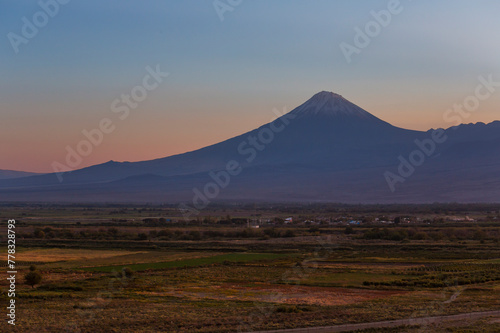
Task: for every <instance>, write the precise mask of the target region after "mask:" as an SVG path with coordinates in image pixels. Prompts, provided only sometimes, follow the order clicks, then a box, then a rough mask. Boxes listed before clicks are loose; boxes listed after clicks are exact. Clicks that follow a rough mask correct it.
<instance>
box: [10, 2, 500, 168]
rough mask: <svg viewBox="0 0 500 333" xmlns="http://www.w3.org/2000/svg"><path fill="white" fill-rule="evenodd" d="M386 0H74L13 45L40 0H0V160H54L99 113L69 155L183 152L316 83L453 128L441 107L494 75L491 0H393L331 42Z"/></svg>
mask: <svg viewBox="0 0 500 333" xmlns="http://www.w3.org/2000/svg"><path fill="white" fill-rule="evenodd" d="M49 1H50V0H42V2H49ZM54 1H55V0H54ZM61 1H62V0H61ZM65 1H68V0H65ZM221 2H222V3H227V2H228V0H221ZM388 2H389V0H383V1H378V0H371V1H369V0H366V1H362V0H358V1H352V0H345V1H340V0H337V1H336V0H302V1H299V0H274V1H269V0H243V1H242V2H241V4H239V5H237V6H234V8H232V9H233V10H232V11H227V12H225V13H224V15H223V16H224V20H223V21H221V20H220V18H219V16H218V14H217V12H216V10H215V9H214V1H213V0H208V1H203V0H187V1H186V0H183V1H180V0H177V1H160V0H158V1H153V0H150V1H146V0H134V1H132V0H106V1H103V0H99V1H97V0H72V1H69V2H68V4H65V5H60V8H59V12H58V13H57V14H56V15H54V17H50V18H49V20H48V22H47V24H46V25H45V26H44V27H42V28H39V31H38V33H37V34H36V36H34V37H32V38H29V39H27V40H28V42H27V43H26V44H20V45H19V46H18V49H19V52H18V53H15V52H14V48H13V47H12V44H11V42H10V41H9V38H8V34H9V33H11V32H12V33H15V34H18V35H22V31H21V30H22V27H23V24H24V23H23V20H22V19H23V17H26V18H27V19H28V21H30V22H33V15H35V14H36V13H37V12H39V11H40V10H41V7H40V5H39V4H38V2H37V1H31V0H22V1H2V2H1V4H0V27H1V31H0V33H1V38H0V59H1V62H0V68H1V76H0V88H1V90H0V114H1V121H0V169H13V170H24V171H33V172H50V171H52V167H51V164H52V163H53V162H54V161H59V162H61V163H63V162H64V160H65V156H66V147H67V146H71V147H75V146H76V145H77V144H78V143H79V142H80V141H81V140H82V139H84V136H83V135H82V130H84V129H86V130H91V129H93V128H96V127H97V126H98V124H99V122H100V120H101V119H103V118H109V119H111V120H112V121H113V124H114V125H115V126H116V129H115V130H114V131H113V132H112V133H110V134H106V135H105V136H104V139H103V143H102V144H100V145H98V146H97V147H94V148H93V151H92V153H91V154H90V155H89V156H86V157H84V158H83V160H82V162H81V163H80V164H79V165H78V167H79V168H80V167H85V166H88V165H93V164H97V163H103V162H106V161H109V160H115V161H138V160H147V159H153V158H159V157H165V156H168V155H172V154H176V153H182V152H186V151H190V150H194V149H197V148H201V147H204V146H207V145H210V144H213V143H216V142H219V141H222V140H224V139H228V138H230V137H233V136H235V135H238V134H241V133H243V132H246V131H248V130H252V129H254V128H256V127H258V126H260V125H262V124H264V123H267V122H268V121H270V120H271V119H273V118H274V117H275V116H274V114H273V112H272V110H273V108H277V109H279V110H283V108H286V109H287V110H288V111H290V110H291V109H293V108H294V107H296V106H298V105H299V104H301V103H303V102H304V101H306V100H307V99H308V98H310V97H311V96H312V95H313V94H315V93H316V92H318V91H322V90H327V91H334V92H336V93H339V94H341V95H343V96H344V97H346V98H347V99H349V100H350V101H352V102H353V103H355V104H357V105H359V106H361V107H363V108H364V109H366V110H367V111H368V112H371V113H372V114H374V115H376V116H377V117H379V118H382V119H383V120H385V121H388V122H390V123H392V124H394V125H396V126H400V127H404V128H410V129H419V130H427V129H429V128H436V127H449V126H451V124H447V123H446V122H445V121H444V120H443V113H444V112H445V111H446V110H447V109H448V108H450V107H452V106H453V104H454V103H461V102H462V101H463V100H464V98H466V97H467V96H468V95H471V94H473V93H474V89H475V87H476V86H477V84H478V79H477V78H478V76H480V75H483V76H487V75H489V74H492V75H493V77H494V78H496V79H497V81H500V61H499V59H500V43H499V39H498V33H499V31H500V20H498V17H499V15H500V2H499V1H497V0H475V1H466V0H442V1H435V0H434V1H431V0H419V1H409V0H401V7H402V11H401V13H399V14H397V15H394V16H393V17H392V21H391V22H390V24H389V25H388V26H387V27H384V28H382V30H381V31H380V34H378V35H377V36H375V37H373V38H372V40H371V43H370V45H369V46H367V47H366V48H363V49H362V50H361V51H360V53H359V54H355V55H354V56H353V57H352V60H353V61H352V62H351V63H348V62H347V61H346V59H345V57H344V55H343V53H342V51H341V49H340V47H339V44H340V43H342V42H346V43H349V44H353V39H354V36H355V30H354V29H355V28H356V27H360V28H364V27H365V25H366V24H367V23H368V22H369V21H371V20H373V17H372V16H371V14H370V12H371V11H372V10H375V11H379V10H383V9H386V8H387V7H388ZM233 3H237V1H236V0H233ZM42 18H43V17H42ZM157 64H159V65H160V68H161V69H162V70H163V71H165V72H169V76H168V77H167V78H165V79H164V81H163V83H161V85H160V86H159V87H158V88H157V89H155V90H153V91H151V92H149V93H148V97H147V98H146V100H145V101H143V102H141V103H140V104H139V106H138V107H137V108H136V109H134V110H131V112H130V115H129V116H128V117H127V118H126V119H125V120H119V118H118V115H117V114H115V113H113V112H111V110H110V106H111V104H112V102H113V101H114V100H115V99H116V98H117V97H120V95H121V94H122V93H130V91H131V89H132V88H133V87H134V86H136V85H139V84H142V79H143V77H144V76H145V75H146V74H147V71H146V70H145V68H146V66H151V67H153V68H154V67H155V66H156V65H157ZM499 106H500V91H499V92H498V93H496V94H494V95H493V96H492V97H491V98H489V99H488V100H486V101H483V102H481V105H480V107H479V109H478V110H477V111H475V112H474V113H473V114H472V115H471V116H470V117H469V118H467V119H464V122H467V123H468V122H479V121H482V122H491V121H493V120H497V119H500V108H499Z"/></svg>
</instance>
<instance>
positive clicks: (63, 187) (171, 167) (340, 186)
mask: <svg viewBox="0 0 500 333" xmlns="http://www.w3.org/2000/svg"><path fill="white" fill-rule="evenodd" d="M444 136H446V140H444V142H441V143H435V147H434V148H435V149H434V152H433V154H431V156H426V157H425V162H424V163H422V165H419V166H418V167H415V170H414V172H413V173H412V175H411V176H410V177H405V181H404V182H402V183H398V184H397V190H396V191H394V192H392V191H391V190H390V187H389V186H388V184H387V182H386V179H385V177H384V174H385V173H386V172H388V171H389V172H392V173H394V174H397V173H398V167H399V164H400V159H399V157H400V156H401V157H402V158H406V159H408V158H409V156H410V154H412V152H414V151H416V150H418V149H419V147H418V146H417V145H416V143H415V140H419V141H420V142H425V141H426V140H427V141H428V140H429V138H432V131H428V132H421V131H412V130H406V129H402V128H398V127H395V126H393V125H391V124H389V123H387V122H385V121H383V120H381V119H379V118H377V117H375V116H373V115H371V114H370V113H368V112H367V111H365V110H363V109H361V108H360V107H358V106H356V105H355V104H353V103H351V102H349V101H347V100H346V99H344V98H343V97H342V96H340V95H337V94H334V93H330V92H320V93H318V94H316V95H314V96H313V97H312V98H311V99H309V100H308V101H306V102H305V103H304V104H302V105H300V106H299V107H297V108H296V109H294V110H292V111H291V112H290V113H288V114H287V115H284V116H282V117H280V118H278V119H276V120H275V121H273V122H271V123H269V124H266V125H263V126H261V127H259V128H257V129H255V130H253V131H250V132H248V133H245V134H242V135H240V136H237V137H234V138H232V139H229V140H226V141H223V142H221V143H218V144H215V145H212V146H209V147H206V148H203V149H199V150H196V151H193V152H188V153H185V154H180V155H175V156H170V157H165V158H161V159H156V160H151V161H143V162H133V163H130V162H123V163H119V162H112V161H111V162H108V163H104V164H100V165H96V166H92V167H89V168H84V169H81V170H76V171H73V172H71V173H65V174H63V175H62V179H63V182H59V180H58V179H57V177H56V175H55V174H49V175H41V176H32V177H25V178H20V179H11V180H0V201H24V200H28V201H107V202H111V201H119V202H127V201H140V202H180V201H190V200H192V199H193V197H194V193H195V192H193V189H195V188H196V189H199V190H200V191H201V192H202V191H203V189H204V187H205V186H206V184H209V183H211V182H212V183H213V182H214V180H213V177H211V176H210V174H209V172H216V173H217V172H220V171H221V170H225V169H226V166H227V163H228V162H229V161H235V162H234V163H237V165H238V166H239V167H241V170H242V171H241V173H239V174H238V175H235V176H233V177H230V181H229V185H228V186H227V187H226V186H224V187H222V188H219V191H218V192H219V193H218V194H217V196H216V198H214V200H240V201H245V200H266V201H269V200H270V201H287V200H293V201H337V202H355V203H358V202H434V201H464V202H470V201H473V202H474V201H487V202H498V201H500V186H498V185H499V182H500V172H499V170H500V154H498V151H499V148H498V147H500V146H499V143H500V122H493V123H491V124H487V125H486V124H482V123H478V124H469V125H460V126H457V127H452V128H449V129H447V130H445V131H444Z"/></svg>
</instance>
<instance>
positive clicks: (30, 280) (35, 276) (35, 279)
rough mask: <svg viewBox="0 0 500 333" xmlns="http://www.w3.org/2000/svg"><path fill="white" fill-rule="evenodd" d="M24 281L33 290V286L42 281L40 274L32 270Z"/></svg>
mask: <svg viewBox="0 0 500 333" xmlns="http://www.w3.org/2000/svg"><path fill="white" fill-rule="evenodd" d="M24 280H25V282H26V284H28V285H30V286H31V288H35V284H39V283H40V282H41V281H42V274H40V273H39V272H37V271H36V270H33V271H31V272H29V273H28V274H26V275H25V276H24Z"/></svg>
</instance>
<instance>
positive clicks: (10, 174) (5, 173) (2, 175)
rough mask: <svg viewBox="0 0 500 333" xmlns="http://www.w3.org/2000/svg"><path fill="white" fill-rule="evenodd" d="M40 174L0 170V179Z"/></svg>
mask: <svg viewBox="0 0 500 333" xmlns="http://www.w3.org/2000/svg"><path fill="white" fill-rule="evenodd" d="M35 175H40V173H36V172H26V171H14V170H0V179H14V178H21V177H28V176H35Z"/></svg>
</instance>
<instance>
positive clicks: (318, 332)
mask: <svg viewBox="0 0 500 333" xmlns="http://www.w3.org/2000/svg"><path fill="white" fill-rule="evenodd" d="M487 316H500V310H495V311H483V312H471V313H462V314H457V315H450V316H436V317H421V318H411V319H398V320H387V321H378V322H371V323H362V324H345V325H337V326H325V327H310V328H294V329H284V330H275V331H254V332H251V333H333V332H349V331H355V330H362V329H367V328H383V327H398V326H403V325H428V324H432V323H440V322H443V321H450V320H464V319H478V318H481V317H487Z"/></svg>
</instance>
